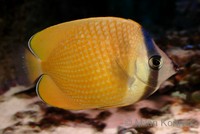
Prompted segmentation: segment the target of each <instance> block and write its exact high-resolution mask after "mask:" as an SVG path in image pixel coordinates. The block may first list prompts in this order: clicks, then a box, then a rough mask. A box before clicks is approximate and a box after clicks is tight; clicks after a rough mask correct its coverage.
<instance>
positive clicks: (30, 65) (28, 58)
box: [24, 50, 42, 84]
mask: <svg viewBox="0 0 200 134" xmlns="http://www.w3.org/2000/svg"><path fill="white" fill-rule="evenodd" d="M24 59H25V61H24V65H25V70H26V72H27V77H28V81H29V83H30V84H33V83H34V82H35V81H36V80H37V79H38V78H39V76H40V75H42V70H41V63H40V62H41V61H40V59H38V58H36V57H35V56H34V55H33V54H32V53H31V52H30V51H28V50H25V55H24Z"/></svg>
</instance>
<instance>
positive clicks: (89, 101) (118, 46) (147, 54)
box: [25, 17, 175, 110]
mask: <svg viewBox="0 0 200 134" xmlns="http://www.w3.org/2000/svg"><path fill="white" fill-rule="evenodd" d="M29 49H30V51H31V52H32V54H31V53H30V52H26V53H25V59H26V67H27V72H28V79H29V81H30V82H33V81H34V80H35V79H36V78H37V77H39V76H40V78H39V80H38V82H37V86H36V88H37V93H38V95H39V96H40V98H41V99H42V100H43V101H44V102H46V103H47V104H49V105H52V106H55V107H59V108H63V109H71V110H80V109H92V108H109V107H119V106H125V105H129V104H132V103H134V102H137V101H138V100H140V99H142V98H144V97H147V96H149V95H151V94H152V93H153V92H155V91H156V90H157V89H158V88H159V86H160V84H161V83H162V82H163V81H165V80H166V79H167V78H169V77H170V76H172V75H173V74H175V70H174V68H173V64H172V61H171V60H170V59H169V58H168V57H167V56H166V54H165V53H164V52H162V50H160V49H159V48H158V47H157V46H156V44H155V43H154V41H153V40H152V39H151V37H150V36H149V34H148V33H147V32H146V31H145V30H144V29H143V28H142V26H141V25H139V24H138V23H137V22H134V21H132V20H127V19H122V18H115V17H99V18H88V19H81V20H75V21H70V22H65V23H61V24H58V25H55V26H52V27H49V28H46V29H44V30H42V31H40V32H38V33H36V34H35V35H34V36H33V37H32V38H31V39H30V41H29Z"/></svg>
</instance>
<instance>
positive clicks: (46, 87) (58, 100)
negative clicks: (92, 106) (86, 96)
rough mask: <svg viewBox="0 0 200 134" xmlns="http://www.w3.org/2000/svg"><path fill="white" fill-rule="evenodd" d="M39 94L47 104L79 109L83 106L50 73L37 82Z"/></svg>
mask: <svg viewBox="0 0 200 134" xmlns="http://www.w3.org/2000/svg"><path fill="white" fill-rule="evenodd" d="M36 90H37V94H38V96H39V97H40V98H41V99H42V100H43V101H44V102H46V103H47V104H49V105H51V106H54V107H59V108H63V109H68V110H69V109H71V110H79V109H81V107H79V106H78V104H75V102H74V101H73V100H72V99H71V98H70V97H68V96H67V94H66V93H64V92H62V90H61V89H60V88H59V87H58V86H57V85H56V83H55V82H54V81H53V80H52V79H51V77H50V76H48V75H42V76H41V77H40V79H39V80H38V82H37V85H36Z"/></svg>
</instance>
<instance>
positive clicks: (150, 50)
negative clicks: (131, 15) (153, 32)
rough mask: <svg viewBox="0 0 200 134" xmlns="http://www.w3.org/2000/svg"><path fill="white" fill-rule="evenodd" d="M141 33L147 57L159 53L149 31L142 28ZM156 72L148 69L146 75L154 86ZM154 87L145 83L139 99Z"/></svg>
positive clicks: (156, 82)
mask: <svg viewBox="0 0 200 134" xmlns="http://www.w3.org/2000/svg"><path fill="white" fill-rule="evenodd" d="M142 33H143V36H144V42H145V47H146V50H147V56H148V58H150V57H151V56H153V55H159V53H158V51H157V50H156V48H155V46H154V42H153V40H152V38H151V36H150V35H149V33H148V32H147V31H145V30H144V29H143V28H142ZM158 73H159V71H158V70H153V69H150V73H149V77H148V83H151V84H152V86H155V88H156V86H157V84H158ZM152 79H153V80H154V81H153V83H152ZM155 88H152V87H150V86H148V85H147V86H146V88H145V91H144V94H143V96H142V97H141V98H140V99H144V98H146V97H148V96H150V95H151V94H152V93H153V92H154V91H155Z"/></svg>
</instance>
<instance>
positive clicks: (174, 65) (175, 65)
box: [172, 61, 180, 72]
mask: <svg viewBox="0 0 200 134" xmlns="http://www.w3.org/2000/svg"><path fill="white" fill-rule="evenodd" d="M172 65H173V68H174V70H175V71H176V72H179V71H180V67H179V65H178V64H176V63H175V62H174V61H172Z"/></svg>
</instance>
